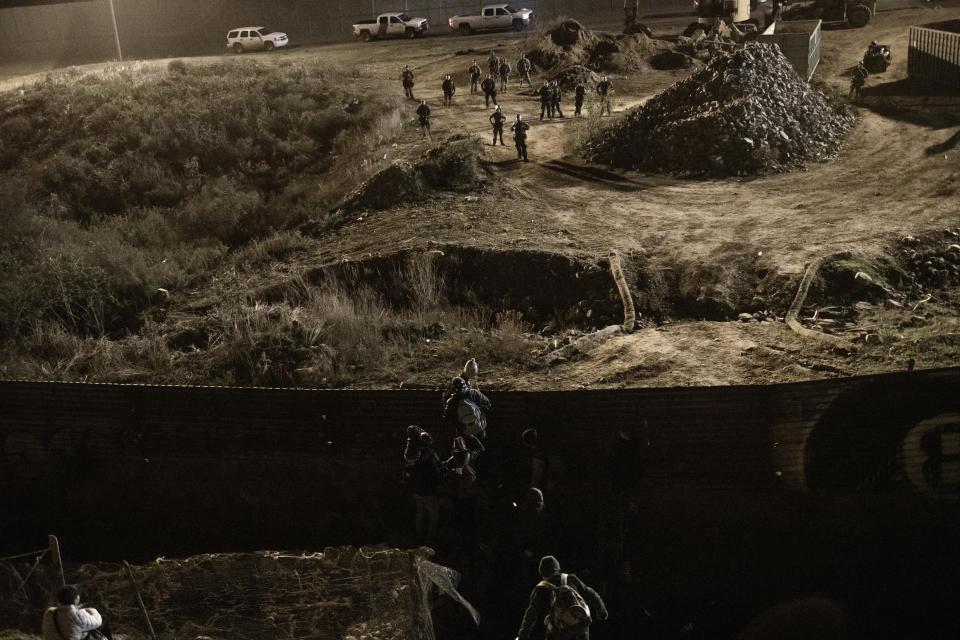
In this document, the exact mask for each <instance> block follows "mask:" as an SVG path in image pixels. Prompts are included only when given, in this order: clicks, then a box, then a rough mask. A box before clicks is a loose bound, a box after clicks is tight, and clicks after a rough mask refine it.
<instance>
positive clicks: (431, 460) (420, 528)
mask: <svg viewBox="0 0 960 640" xmlns="http://www.w3.org/2000/svg"><path fill="white" fill-rule="evenodd" d="M403 460H404V462H405V463H406V467H405V468H404V477H405V478H406V480H407V482H408V483H409V484H410V487H411V489H412V490H413V499H414V502H415V503H416V505H417V517H416V535H417V542H416V543H417V544H425V545H427V546H433V544H434V542H435V541H436V536H437V525H438V523H439V522H440V482H441V481H442V480H443V472H442V468H441V466H440V458H439V457H438V456H437V453H436V451H434V450H433V437H432V436H431V435H430V434H429V433H427V432H426V431H424V430H423V429H421V428H420V427H418V426H417V425H415V424H412V425H410V426H409V427H407V446H406V449H404V452H403Z"/></svg>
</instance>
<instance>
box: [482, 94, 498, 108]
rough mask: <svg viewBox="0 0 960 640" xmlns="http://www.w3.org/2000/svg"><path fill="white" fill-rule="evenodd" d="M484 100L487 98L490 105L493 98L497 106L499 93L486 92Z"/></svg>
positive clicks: (494, 104)
mask: <svg viewBox="0 0 960 640" xmlns="http://www.w3.org/2000/svg"><path fill="white" fill-rule="evenodd" d="M483 97H484V100H486V103H487V106H488V107H489V106H490V101H491V100H493V106H497V94H496V93H484V94H483Z"/></svg>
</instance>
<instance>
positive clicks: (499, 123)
mask: <svg viewBox="0 0 960 640" xmlns="http://www.w3.org/2000/svg"><path fill="white" fill-rule="evenodd" d="M506 120H507V116H505V115H503V111H501V110H500V105H497V108H496V109H494V110H493V113H491V114H490V124H492V125H493V142H491V143H490V145H491V146H495V145H496V144H497V136H498V135H499V136H500V144H501V145H503V123H504V122H506Z"/></svg>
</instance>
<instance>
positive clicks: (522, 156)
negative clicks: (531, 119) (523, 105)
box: [510, 113, 530, 162]
mask: <svg viewBox="0 0 960 640" xmlns="http://www.w3.org/2000/svg"><path fill="white" fill-rule="evenodd" d="M529 128H530V125H528V124H527V123H526V122H524V121H523V118H521V117H520V114H519V113H518V114H517V121H516V122H514V123H513V126H512V127H510V130H511V131H513V143H514V144H515V145H517V159H518V160H523V161H524V162H529V160H527V129H529Z"/></svg>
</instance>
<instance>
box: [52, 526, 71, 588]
mask: <svg viewBox="0 0 960 640" xmlns="http://www.w3.org/2000/svg"><path fill="white" fill-rule="evenodd" d="M47 542H48V543H49V544H50V559H51V560H52V561H53V564H54V566H56V567H57V571H59V572H60V586H61V587H62V586H64V585H65V584H67V581H66V580H65V579H64V577H63V559H62V558H61V557H60V541H59V540H57V536H55V535H53V534H52V533H51V534H50V535H48V536H47Z"/></svg>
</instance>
